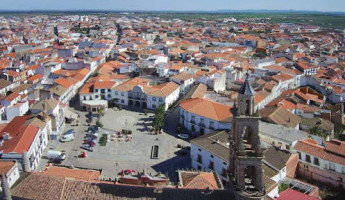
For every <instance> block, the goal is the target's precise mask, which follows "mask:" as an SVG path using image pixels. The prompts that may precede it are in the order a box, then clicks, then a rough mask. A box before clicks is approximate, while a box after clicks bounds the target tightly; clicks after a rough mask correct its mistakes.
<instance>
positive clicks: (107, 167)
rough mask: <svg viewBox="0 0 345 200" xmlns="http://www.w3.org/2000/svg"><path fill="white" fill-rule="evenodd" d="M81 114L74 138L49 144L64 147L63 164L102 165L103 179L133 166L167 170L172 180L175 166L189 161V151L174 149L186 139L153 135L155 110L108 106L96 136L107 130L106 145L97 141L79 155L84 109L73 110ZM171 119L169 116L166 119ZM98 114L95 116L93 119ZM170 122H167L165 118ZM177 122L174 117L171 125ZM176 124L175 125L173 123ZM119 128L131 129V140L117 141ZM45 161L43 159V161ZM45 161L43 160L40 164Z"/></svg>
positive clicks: (83, 131) (134, 167)
mask: <svg viewBox="0 0 345 200" xmlns="http://www.w3.org/2000/svg"><path fill="white" fill-rule="evenodd" d="M75 112H77V113H78V114H79V115H80V119H79V120H80V125H79V127H72V128H75V129H76V132H77V133H76V136H75V140H74V141H72V142H69V143H60V142H56V141H53V142H51V144H50V146H49V148H50V149H54V150H63V151H66V155H67V158H66V160H65V161H63V163H62V165H65V166H71V165H73V166H75V167H79V168H89V169H102V176H103V178H105V179H112V180H114V179H115V178H116V177H117V173H119V172H120V171H121V170H123V169H133V170H136V171H142V170H146V171H147V172H151V173H156V172H162V173H168V174H169V176H170V177H171V178H172V180H174V179H175V178H176V177H175V178H174V177H173V176H174V175H175V170H176V169H178V168H180V169H181V168H187V167H189V164H190V159H189V155H188V154H187V155H186V156H180V155H179V154H178V152H177V151H181V149H180V148H177V144H181V145H184V146H189V143H188V142H186V141H183V140H181V139H178V138H177V137H175V136H176V135H174V134H172V131H170V132H169V134H167V133H165V132H163V133H162V134H159V135H156V134H153V132H151V130H152V127H151V123H152V120H153V116H154V114H152V113H149V114H148V115H145V114H144V113H143V112H136V111H128V110H114V109H108V110H107V111H105V114H104V116H102V117H101V118H100V121H101V122H102V124H103V128H102V129H100V130H99V131H98V132H99V137H100V136H101V135H102V134H104V133H105V134H108V142H107V144H106V146H100V144H99V143H98V144H96V147H95V148H94V151H93V152H87V157H86V158H78V155H80V154H81V152H82V151H84V150H82V149H80V146H81V144H82V143H83V139H84V136H85V130H86V129H87V128H88V126H87V124H86V123H85V120H86V118H85V114H86V113H85V112H80V111H75ZM168 119H169V121H171V120H172V119H171V116H170V117H169V116H168V117H167V120H168ZM96 120H97V118H94V120H93V121H94V122H95V121H96ZM166 123H169V122H166ZM174 123H176V120H174V122H173V123H171V125H172V126H175V125H173V124H174ZM175 127H176V126H175ZM70 128H71V126H70V125H66V128H65V130H68V129H70ZM122 129H129V130H132V132H133V133H132V137H133V139H132V140H131V141H122V142H121V141H119V140H118V138H114V137H113V135H114V134H115V133H117V132H119V131H120V130H122ZM153 145H158V146H159V156H158V159H151V148H152V146H153ZM42 163H44V159H43V161H42ZM43 165H44V164H42V166H43Z"/></svg>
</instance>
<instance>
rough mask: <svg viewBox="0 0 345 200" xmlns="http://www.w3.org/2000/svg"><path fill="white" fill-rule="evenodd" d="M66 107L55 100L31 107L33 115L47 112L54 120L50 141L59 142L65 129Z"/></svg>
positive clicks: (39, 102)
mask: <svg viewBox="0 0 345 200" xmlns="http://www.w3.org/2000/svg"><path fill="white" fill-rule="evenodd" d="M66 107H67V106H66V105H65V104H62V103H60V102H59V101H58V100H56V99H54V98H49V99H46V100H43V101H38V102H37V103H35V104H33V105H32V106H31V109H30V110H31V113H32V114H39V113H43V112H47V115H48V116H49V117H50V118H51V119H52V130H51V132H50V134H49V135H48V136H49V139H50V140H57V139H58V137H59V135H60V133H62V131H63V129H64V127H65V116H66V112H67V109H66Z"/></svg>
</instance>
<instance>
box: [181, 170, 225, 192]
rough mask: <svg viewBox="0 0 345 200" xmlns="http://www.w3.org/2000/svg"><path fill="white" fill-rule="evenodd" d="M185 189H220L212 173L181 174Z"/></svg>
mask: <svg viewBox="0 0 345 200" xmlns="http://www.w3.org/2000/svg"><path fill="white" fill-rule="evenodd" d="M181 178H182V182H183V188H188V189H206V188H208V189H211V190H213V189H219V187H218V184H217V181H216V177H215V176H214V174H213V173H210V172H181Z"/></svg>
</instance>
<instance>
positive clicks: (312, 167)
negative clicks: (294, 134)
mask: <svg viewBox="0 0 345 200" xmlns="http://www.w3.org/2000/svg"><path fill="white" fill-rule="evenodd" d="M344 148H345V143H344V142H342V141H339V140H335V139H333V140H330V141H326V142H324V146H322V145H319V144H318V143H317V142H316V141H314V140H311V139H306V140H302V141H298V142H297V144H296V145H295V146H294V150H295V151H296V152H297V153H298V155H299V166H298V174H299V175H300V176H301V177H304V178H307V179H309V180H313V181H316V182H320V183H323V184H330V185H332V186H334V187H338V188H342V189H344V188H345V158H344V155H345V154H344Z"/></svg>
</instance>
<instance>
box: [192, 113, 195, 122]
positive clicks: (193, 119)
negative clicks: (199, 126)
mask: <svg viewBox="0 0 345 200" xmlns="http://www.w3.org/2000/svg"><path fill="white" fill-rule="evenodd" d="M192 123H195V116H194V115H192Z"/></svg>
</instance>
